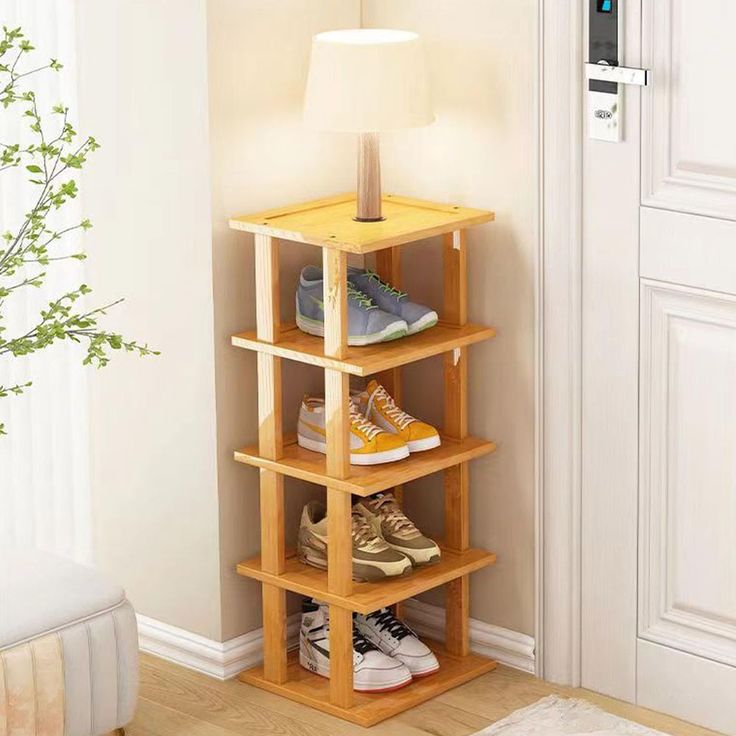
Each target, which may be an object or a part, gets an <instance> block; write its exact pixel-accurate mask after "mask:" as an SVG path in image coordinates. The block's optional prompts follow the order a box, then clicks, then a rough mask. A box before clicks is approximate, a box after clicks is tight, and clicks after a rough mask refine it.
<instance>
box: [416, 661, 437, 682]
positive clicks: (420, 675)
mask: <svg viewBox="0 0 736 736" xmlns="http://www.w3.org/2000/svg"><path fill="white" fill-rule="evenodd" d="M439 671H440V666H439V665H437V666H436V667H433V668H432V669H430V670H424V672H412V673H411V676H412V677H413V678H414V679H415V680H421V679H422V678H423V677H429V676H430V675H433V674H434V673H435V672H439Z"/></svg>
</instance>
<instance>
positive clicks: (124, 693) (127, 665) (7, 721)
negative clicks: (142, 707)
mask: <svg viewBox="0 0 736 736" xmlns="http://www.w3.org/2000/svg"><path fill="white" fill-rule="evenodd" d="M7 559H8V556H7V555H5V556H4V560H5V561H6V562H7ZM37 562H38V560H37V559H34V556H33V555H31V554H29V555H28V556H25V555H21V554H16V555H15V557H14V564H13V565H12V566H9V567H5V568H4V569H3V565H2V564H0V573H3V572H5V573H6V574H0V736H100V735H101V734H107V733H108V732H110V731H113V730H114V729H116V728H120V727H122V726H125V725H126V724H127V723H129V722H130V721H131V720H132V719H133V715H134V712H135V705H136V699H137V697H138V629H137V625H136V619H135V613H134V611H133V607H132V606H131V605H130V603H129V602H128V601H127V600H126V599H125V597H124V594H123V593H122V591H120V592H119V594H118V593H117V592H116V590H115V589H114V587H111V586H110V585H109V584H106V582H105V581H104V579H102V577H101V576H100V575H99V573H96V572H94V571H92V570H90V569H89V568H80V567H79V566H75V565H70V563H69V562H67V561H61V560H58V559H57V558H53V557H51V556H46V557H45V558H44V564H43V565H37V564H36V563H37ZM8 569H12V570H13V574H12V575H10V574H7V573H8ZM29 583H31V584H30V585H29ZM33 583H35V589H34V585H33ZM113 601H114V602H113ZM63 616H64V617H66V620H62V619H61V617H63Z"/></svg>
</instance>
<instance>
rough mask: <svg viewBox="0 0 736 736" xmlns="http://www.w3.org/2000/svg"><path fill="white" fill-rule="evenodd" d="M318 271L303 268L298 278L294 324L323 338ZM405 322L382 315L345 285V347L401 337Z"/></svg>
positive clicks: (322, 313) (394, 316)
mask: <svg viewBox="0 0 736 736" xmlns="http://www.w3.org/2000/svg"><path fill="white" fill-rule="evenodd" d="M322 296H323V278H322V269H321V268H319V267H318V266H306V267H305V268H303V269H302V272H301V275H300V276H299V286H298V287H297V290H296V324H297V327H298V328H299V329H300V330H302V332H307V333H308V334H310V335H318V336H319V337H322V336H324V334H325V312H324V303H323V301H322ZM407 330H408V326H407V324H406V322H405V321H404V320H403V319H402V318H401V317H397V316H396V315H395V314H391V313H389V312H384V311H383V310H382V309H379V307H378V305H376V304H374V303H373V302H372V301H371V299H370V298H369V297H367V296H366V295H365V294H363V293H362V292H360V291H358V290H357V289H356V288H355V286H354V285H353V284H351V283H350V281H348V345H372V344H373V343H376V342H386V341H387V340H395V339H396V338H398V337H404V335H406V333H407Z"/></svg>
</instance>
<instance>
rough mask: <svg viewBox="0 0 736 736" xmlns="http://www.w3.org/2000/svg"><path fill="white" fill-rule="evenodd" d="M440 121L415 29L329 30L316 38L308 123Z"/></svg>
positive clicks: (350, 127)
mask: <svg viewBox="0 0 736 736" xmlns="http://www.w3.org/2000/svg"><path fill="white" fill-rule="evenodd" d="M433 120H434V113H433V112H432V105H431V101H430V95H429V83H428V80H427V71H426V66H425V59H424V50H423V47H422V42H421V39H420V38H419V36H418V35H417V34H416V33H412V32H410V31H393V30H380V29H373V28H370V29H368V28H365V29H355V30H345V31H328V32H326V33H319V34H317V35H316V36H315V37H314V38H313V39H312V57H311V61H310V63H309V79H308V80H307V91H306V96H305V100H304V121H305V123H306V124H307V125H308V126H310V127H312V128H316V129H317V130H333V131H345V132H352V133H365V132H380V131H382V130H392V129H396V128H415V127H418V126H421V125H428V124H429V123H431V122H432V121H433Z"/></svg>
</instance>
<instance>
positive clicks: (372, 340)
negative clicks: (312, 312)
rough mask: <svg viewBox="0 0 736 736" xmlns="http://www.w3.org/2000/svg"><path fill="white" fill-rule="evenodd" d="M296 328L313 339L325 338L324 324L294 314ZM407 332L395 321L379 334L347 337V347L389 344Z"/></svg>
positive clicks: (403, 326)
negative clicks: (312, 336)
mask: <svg viewBox="0 0 736 736" xmlns="http://www.w3.org/2000/svg"><path fill="white" fill-rule="evenodd" d="M296 326H297V327H298V328H299V329H300V330H301V331H302V332H306V333H307V334H308V335H314V336H315V337H324V336H325V325H324V322H317V321H316V320H313V319H309V317H304V316H302V315H301V314H300V313H299V312H297V313H296ZM408 332H409V328H408V326H407V324H406V322H404V320H403V319H402V320H397V321H396V322H392V323H391V324H390V325H388V326H387V327H385V328H384V329H383V330H381V332H374V333H373V334H372V335H348V345H350V346H351V347H363V346H365V345H375V344H376V343H379V342H389V341H391V340H398V339H399V338H400V337H405V336H406V335H407V334H408Z"/></svg>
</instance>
